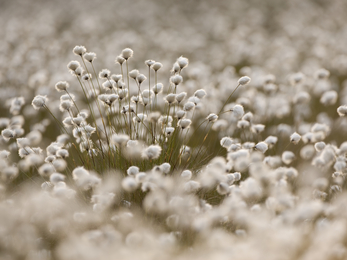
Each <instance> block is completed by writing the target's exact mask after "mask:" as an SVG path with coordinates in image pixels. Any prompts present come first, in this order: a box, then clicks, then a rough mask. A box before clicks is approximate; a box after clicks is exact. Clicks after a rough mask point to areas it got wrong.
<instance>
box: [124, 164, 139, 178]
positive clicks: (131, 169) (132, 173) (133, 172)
mask: <svg viewBox="0 0 347 260" xmlns="http://www.w3.org/2000/svg"><path fill="white" fill-rule="evenodd" d="M139 172H140V169H139V167H137V166H130V167H129V168H128V170H127V174H128V175H129V176H135V175H136V174H138V173H139Z"/></svg>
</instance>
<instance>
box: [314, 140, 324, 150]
mask: <svg viewBox="0 0 347 260" xmlns="http://www.w3.org/2000/svg"><path fill="white" fill-rule="evenodd" d="M325 146H326V145H325V143H324V142H317V143H315V144H314V148H315V149H316V151H317V152H321V151H323V150H324V148H325Z"/></svg>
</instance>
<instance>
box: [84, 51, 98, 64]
mask: <svg viewBox="0 0 347 260" xmlns="http://www.w3.org/2000/svg"><path fill="white" fill-rule="evenodd" d="M83 58H84V59H85V60H86V61H89V62H90V63H92V62H93V61H94V60H95V59H96V53H94V52H86V53H85V54H84V55H83Z"/></svg>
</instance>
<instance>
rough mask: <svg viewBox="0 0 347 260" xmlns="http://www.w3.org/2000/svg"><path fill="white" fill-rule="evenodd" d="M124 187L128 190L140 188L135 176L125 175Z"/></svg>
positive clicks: (132, 190)
mask: <svg viewBox="0 0 347 260" xmlns="http://www.w3.org/2000/svg"><path fill="white" fill-rule="evenodd" d="M122 187H123V189H124V190H125V191H127V192H134V191H135V190H136V189H137V188H138V183H137V181H136V180H135V179H134V178H133V177H125V178H124V179H123V180H122Z"/></svg>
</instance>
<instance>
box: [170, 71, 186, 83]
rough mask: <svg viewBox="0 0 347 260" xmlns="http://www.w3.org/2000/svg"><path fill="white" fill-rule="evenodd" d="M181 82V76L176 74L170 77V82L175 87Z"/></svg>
mask: <svg viewBox="0 0 347 260" xmlns="http://www.w3.org/2000/svg"><path fill="white" fill-rule="evenodd" d="M182 81H183V78H182V76H181V75H178V74H176V75H174V76H171V77H170V82H171V83H172V84H174V85H175V86H178V85H179V84H180V83H182Z"/></svg>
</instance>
